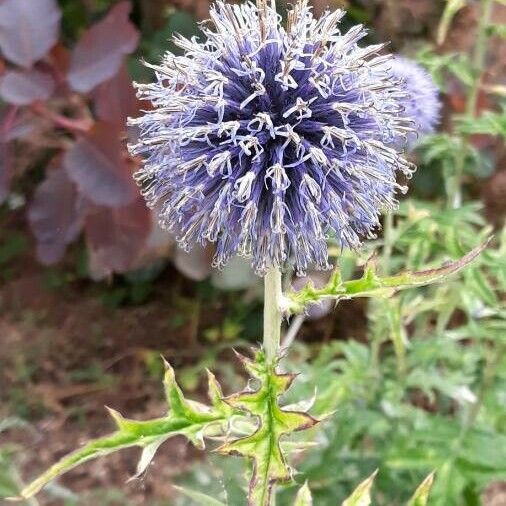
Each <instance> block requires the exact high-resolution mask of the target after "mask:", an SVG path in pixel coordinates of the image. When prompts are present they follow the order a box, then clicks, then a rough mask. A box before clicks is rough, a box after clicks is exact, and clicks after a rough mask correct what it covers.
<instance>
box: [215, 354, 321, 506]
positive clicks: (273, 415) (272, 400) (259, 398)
mask: <svg viewBox="0 0 506 506" xmlns="http://www.w3.org/2000/svg"><path fill="white" fill-rule="evenodd" d="M239 358H240V359H241V361H242V363H243V365H244V367H245V368H246V370H247V371H248V372H249V374H250V375H251V376H252V377H253V378H254V379H255V380H257V381H258V382H259V386H258V388H257V389H256V390H251V389H249V388H248V389H246V390H244V391H243V392H240V393H238V394H235V395H231V396H229V397H227V398H226V399H225V401H226V402H227V403H228V404H229V405H230V406H232V407H233V408H236V409H239V410H242V411H247V412H248V413H250V414H251V415H254V416H256V417H257V419H258V427H257V429H256V431H255V432H254V433H253V434H251V435H249V436H246V437H243V438H240V439H236V440H234V441H231V442H228V443H226V444H224V445H223V446H221V447H220V448H219V449H218V451H219V452H220V453H222V454H225V455H238V456H242V457H246V458H249V459H251V461H252V462H253V471H252V475H251V479H250V484H249V493H248V503H249V505H250V506H268V505H269V504H270V500H271V495H272V489H273V486H274V485H275V484H276V483H280V482H289V481H290V480H291V479H292V474H293V472H292V469H291V468H290V467H289V466H288V464H287V462H286V456H285V454H284V453H283V451H282V449H281V445H280V441H281V439H282V438H283V437H285V436H287V435H289V434H291V433H293V432H296V431H301V430H305V429H308V428H310V427H313V426H314V425H315V424H316V423H318V421H317V420H316V419H314V418H313V417H311V416H310V415H308V414H307V413H303V412H297V411H287V410H284V409H282V408H281V406H280V405H279V398H280V396H281V395H283V394H284V393H285V392H286V391H287V390H288V389H289V388H290V386H291V384H292V382H293V380H294V379H295V376H294V375H292V374H280V373H279V372H278V371H277V364H274V365H272V364H269V363H268V362H267V360H266V358H265V354H264V353H263V351H256V353H255V357H254V360H250V359H247V358H246V357H243V356H239Z"/></svg>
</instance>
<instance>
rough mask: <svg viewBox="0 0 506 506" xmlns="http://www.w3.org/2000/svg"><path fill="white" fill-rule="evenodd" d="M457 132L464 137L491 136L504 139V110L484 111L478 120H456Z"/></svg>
mask: <svg viewBox="0 0 506 506" xmlns="http://www.w3.org/2000/svg"><path fill="white" fill-rule="evenodd" d="M457 128H458V131H459V132H460V133H462V134H464V135H476V134H479V135H491V136H494V137H502V138H506V110H502V111H500V112H493V111H485V112H484V113H483V114H482V115H481V116H480V117H479V118H474V117H472V118H471V117H467V116H464V117H462V118H460V119H459V120H458V123H457Z"/></svg>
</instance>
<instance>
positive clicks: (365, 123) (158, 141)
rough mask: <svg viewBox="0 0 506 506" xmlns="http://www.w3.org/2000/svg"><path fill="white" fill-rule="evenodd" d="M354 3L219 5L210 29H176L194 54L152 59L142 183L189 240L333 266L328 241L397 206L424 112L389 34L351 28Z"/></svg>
mask: <svg viewBox="0 0 506 506" xmlns="http://www.w3.org/2000/svg"><path fill="white" fill-rule="evenodd" d="M343 15H344V12H343V11H340V10H338V11H334V12H326V13H325V14H324V15H323V16H322V17H321V18H320V19H315V18H314V17H313V14H312V11H311V8H310V7H309V6H308V5H307V1H306V0H299V1H298V2H297V3H296V5H295V7H293V10H292V11H290V12H289V15H288V22H287V25H286V27H285V26H283V25H282V23H281V18H280V16H279V15H278V14H277V13H276V12H275V11H274V10H273V9H271V8H270V7H268V6H267V5H266V3H265V0H263V1H262V0H260V1H259V2H258V3H257V5H254V4H252V3H245V4H242V5H234V6H232V5H228V4H225V3H224V2H221V1H218V2H217V3H216V5H215V6H214V7H212V9H211V12H210V16H211V20H210V22H209V24H207V25H204V26H203V33H204V37H205V39H204V40H203V41H199V40H197V39H192V40H187V39H185V38H183V37H181V36H177V37H176V38H175V43H176V45H177V46H179V47H180V48H182V49H183V51H184V55H183V56H174V55H172V54H166V55H165V57H164V59H163V62H162V63H161V64H160V65H149V66H150V67H151V68H153V70H154V71H155V73H156V78H157V79H156V82H155V83H153V84H147V85H138V90H139V96H140V97H141V98H142V99H145V100H148V101H149V102H151V103H152V109H151V110H149V111H147V112H146V113H145V115H144V116H143V117H141V118H138V119H136V120H133V121H132V123H133V124H135V125H138V126H139V127H140V140H139V142H138V143H137V144H135V145H133V146H131V149H132V151H133V153H135V154H139V155H141V156H143V157H144V159H145V161H144V166H143V168H142V170H140V171H139V173H138V174H137V179H138V181H139V182H140V184H141V185H142V186H143V194H144V196H145V198H146V199H147V201H148V203H149V204H150V205H152V206H155V205H157V204H158V205H159V206H160V220H161V224H162V226H163V227H165V228H167V229H168V230H171V231H174V232H175V233H176V234H177V237H178V241H179V243H180V245H181V246H182V247H184V248H190V247H191V246H192V245H193V244H194V243H201V244H204V243H206V242H213V243H216V256H215V265H216V266H222V265H224V264H225V263H226V262H227V260H228V259H229V258H230V257H231V256H232V255H234V254H240V255H244V256H248V257H251V258H252V263H253V266H254V267H255V269H256V271H257V272H259V273H263V272H265V271H266V269H268V268H269V267H270V266H271V265H276V266H281V265H284V264H285V263H287V262H292V263H293V265H294V266H295V268H296V269H297V271H298V272H304V271H305V270H306V268H307V267H308V266H309V265H312V266H316V267H318V268H328V267H329V265H328V251H327V239H328V238H329V236H331V235H332V236H333V237H335V239H336V240H337V241H338V242H339V244H341V245H342V246H343V247H352V248H354V247H357V246H358V245H359V244H360V240H361V238H363V237H366V236H370V235H371V234H372V233H373V231H374V230H375V228H376V227H377V226H378V218H379V214H380V213H381V212H382V211H385V210H391V209H392V208H393V207H395V205H396V200H395V194H396V192H397V190H401V191H402V190H404V189H403V188H402V187H401V186H399V185H398V184H397V182H396V173H397V172H398V171H401V172H403V173H405V174H406V175H408V176H409V175H410V174H411V172H412V170H413V167H412V166H411V165H410V164H409V163H408V162H407V161H406V160H405V159H404V158H403V157H402V156H401V155H400V154H399V153H398V152H397V151H396V150H395V149H393V148H392V147H391V146H392V144H393V141H394V139H398V138H399V137H403V136H406V135H407V134H408V133H409V132H410V131H411V130H412V128H411V127H412V124H413V122H412V121H411V120H410V119H409V118H407V117H406V116H405V114H404V113H403V111H404V107H403V100H405V98H406V96H405V92H404V91H403V90H402V88H401V87H400V85H399V81H398V79H396V78H395V77H394V76H393V75H392V73H391V71H390V70H389V68H388V65H386V63H387V62H388V60H389V58H390V57H389V56H384V55H380V52H381V50H382V49H383V45H381V44H379V45H372V46H365V47H360V46H359V41H360V40H361V39H363V37H364V36H365V35H366V31H365V30H364V28H363V27H362V26H355V27H354V28H352V29H350V30H349V31H348V32H347V33H341V31H340V28H339V22H340V20H341V18H342V17H343Z"/></svg>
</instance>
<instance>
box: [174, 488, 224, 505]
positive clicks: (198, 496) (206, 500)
mask: <svg viewBox="0 0 506 506" xmlns="http://www.w3.org/2000/svg"><path fill="white" fill-rule="evenodd" d="M174 488H175V489H176V490H177V491H178V492H180V493H181V494H183V495H185V496H186V497H189V498H190V499H193V500H194V501H195V504H198V505H199V506H227V505H226V504H225V503H223V502H221V501H218V500H217V499H214V498H213V497H211V496H208V495H206V494H203V493H202V492H196V491H195V490H188V489H186V488H183V487H174Z"/></svg>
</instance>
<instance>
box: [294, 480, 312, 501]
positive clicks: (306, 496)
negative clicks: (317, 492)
mask: <svg viewBox="0 0 506 506" xmlns="http://www.w3.org/2000/svg"><path fill="white" fill-rule="evenodd" d="M294 506H313V497H312V495H311V490H309V485H308V484H307V481H306V483H304V486H303V487H302V488H301V489H300V490H299V492H298V493H297V497H296V498H295V504H294Z"/></svg>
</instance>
